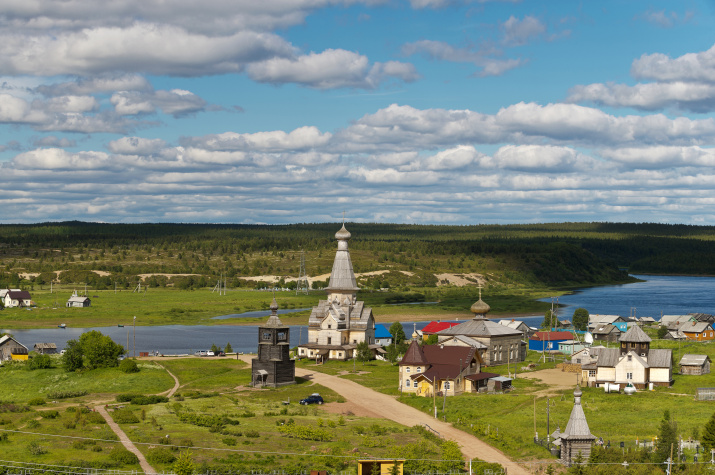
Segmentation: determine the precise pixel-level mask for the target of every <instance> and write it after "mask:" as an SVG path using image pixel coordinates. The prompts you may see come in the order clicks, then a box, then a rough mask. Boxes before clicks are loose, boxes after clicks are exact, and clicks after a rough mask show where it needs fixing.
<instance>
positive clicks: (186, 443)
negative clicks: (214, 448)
mask: <svg viewBox="0 0 715 475" xmlns="http://www.w3.org/2000/svg"><path fill="white" fill-rule="evenodd" d="M179 445H181V446H182V447H193V446H194V441H193V440H191V439H181V441H180V442H179Z"/></svg>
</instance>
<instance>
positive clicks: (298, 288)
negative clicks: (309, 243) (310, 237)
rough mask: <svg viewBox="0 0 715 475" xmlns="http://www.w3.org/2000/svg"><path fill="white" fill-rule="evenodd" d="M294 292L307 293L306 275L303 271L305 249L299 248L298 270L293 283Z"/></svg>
mask: <svg viewBox="0 0 715 475" xmlns="http://www.w3.org/2000/svg"><path fill="white" fill-rule="evenodd" d="M295 284H296V285H295V294H296V295H298V294H305V295H308V287H309V285H308V275H307V274H306V272H305V251H304V250H303V249H301V250H300V271H299V272H298V280H297V281H296V283H295Z"/></svg>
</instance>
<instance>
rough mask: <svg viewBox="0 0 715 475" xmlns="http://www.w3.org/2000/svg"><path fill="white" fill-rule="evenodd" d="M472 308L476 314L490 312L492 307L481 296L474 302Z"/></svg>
mask: <svg viewBox="0 0 715 475" xmlns="http://www.w3.org/2000/svg"><path fill="white" fill-rule="evenodd" d="M470 310H471V311H472V313H473V314H475V315H484V314H485V313H489V310H491V307H490V306H489V305H488V304H487V303H486V302H485V301H484V300H482V298H481V297H479V300H477V301H476V302H474V303H473V304H472V307H471V308H470Z"/></svg>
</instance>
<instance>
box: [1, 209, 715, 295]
mask: <svg viewBox="0 0 715 475" xmlns="http://www.w3.org/2000/svg"><path fill="white" fill-rule="evenodd" d="M340 226H341V224H340V223H317V224H310V223H306V224H293V225H232V224H170V223H168V224H106V223H85V222H58V223H39V224H30V225H0V287H21V286H28V285H32V286H35V285H40V286H42V285H45V284H49V282H50V281H55V282H61V283H70V284H77V283H86V284H88V285H91V286H92V287H94V288H96V289H100V290H101V289H103V288H110V287H113V286H114V285H119V286H121V287H123V288H129V287H131V286H133V285H136V283H138V282H144V283H145V284H147V285H149V286H152V287H165V286H167V285H168V286H174V287H177V288H197V287H206V286H211V285H215V283H216V282H217V280H218V279H219V278H221V276H222V275H223V276H224V277H225V278H226V280H227V285H228V286H229V287H241V286H251V287H252V286H256V285H261V284H257V283H256V282H254V281H252V280H248V279H245V277H250V276H259V275H275V276H279V277H280V278H281V280H283V279H285V281H286V282H281V284H284V285H288V283H289V281H290V279H291V278H296V277H298V274H299V271H300V261H301V253H303V255H304V259H305V269H306V272H307V274H308V275H309V276H320V275H325V274H329V273H330V269H331V266H332V261H333V257H334V255H335V254H334V252H335V249H336V241H335V238H334V235H335V232H336V231H337V230H338V229H340ZM346 228H347V229H348V230H349V231H350V232H351V233H352V239H351V240H350V244H349V245H350V251H351V256H352V261H353V266H354V269H355V272H356V273H358V272H359V273H367V272H373V271H388V272H385V273H382V274H379V275H374V276H365V277H363V278H362V279H361V283H360V284H361V286H367V287H369V288H385V287H434V286H436V285H437V284H438V283H440V282H438V279H437V277H436V276H435V274H440V273H447V272H449V273H463V274H470V273H478V274H481V275H483V276H484V277H485V279H486V280H487V281H488V285H494V286H502V287H520V286H521V287H530V288H538V287H544V288H569V287H577V286H588V285H600V284H612V283H619V282H627V281H629V280H630V278H629V277H628V274H627V273H628V272H631V273H655V274H688V275H715V245H714V239H715V227H713V226H691V225H667V224H654V223H642V224H637V223H548V224H519V225H473V226H445V225H403V224H373V223H346ZM57 271H62V272H61V273H58V272H57ZM96 271H99V272H96ZM141 274H170V275H152V276H148V277H147V276H145V277H144V279H143V280H142V277H140V275H141ZM177 274H184V275H177Z"/></svg>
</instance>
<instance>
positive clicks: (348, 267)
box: [326, 224, 360, 292]
mask: <svg viewBox="0 0 715 475" xmlns="http://www.w3.org/2000/svg"><path fill="white" fill-rule="evenodd" d="M335 239H337V240H338V250H337V252H336V253H335V260H334V261H333V271H332V272H331V273H330V282H329V283H328V287H327V289H326V290H328V291H331V290H348V291H352V292H357V291H358V290H360V288H359V287H358V286H357V281H356V280H355V273H354V272H353V263H352V261H351V260H350V251H349V250H348V240H349V239H350V233H349V232H348V230H347V229H345V224H343V227H342V228H340V231H338V232H337V233H335Z"/></svg>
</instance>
